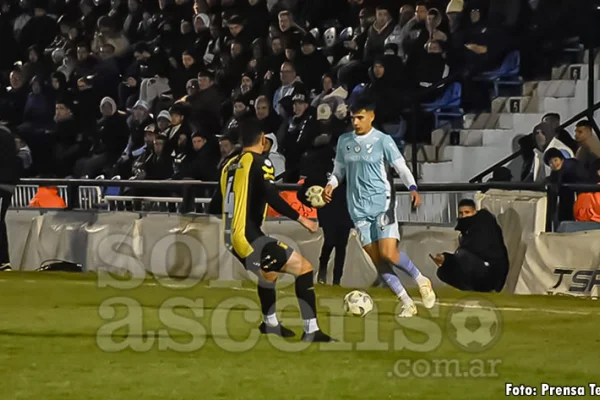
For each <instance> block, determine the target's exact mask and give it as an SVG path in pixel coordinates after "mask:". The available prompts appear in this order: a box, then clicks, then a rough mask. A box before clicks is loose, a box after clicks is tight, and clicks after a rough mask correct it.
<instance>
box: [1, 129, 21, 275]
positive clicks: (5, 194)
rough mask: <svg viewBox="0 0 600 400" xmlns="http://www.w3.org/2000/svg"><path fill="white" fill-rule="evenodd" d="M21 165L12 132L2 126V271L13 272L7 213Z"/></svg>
mask: <svg viewBox="0 0 600 400" xmlns="http://www.w3.org/2000/svg"><path fill="white" fill-rule="evenodd" d="M20 174H21V163H20V159H19V157H18V156H17V146H16V145H15V139H14V138H13V136H12V133H11V131H10V130H8V129H7V128H6V127H4V126H2V125H0V271H11V270H12V269H11V266H10V255H9V251H8V249H9V247H8V232H7V230H6V213H7V211H8V207H10V204H11V201H12V196H13V194H14V192H15V185H16V184H17V183H18V182H19V178H20Z"/></svg>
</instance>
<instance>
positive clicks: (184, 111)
mask: <svg viewBox="0 0 600 400" xmlns="http://www.w3.org/2000/svg"><path fill="white" fill-rule="evenodd" d="M190 111H191V109H190V107H189V106H188V105H187V104H185V103H175V104H173V106H172V107H171V109H170V110H169V115H170V116H171V128H169V130H168V132H166V137H167V143H166V144H165V148H164V153H165V155H168V156H170V157H175V153H176V149H177V147H178V145H179V142H180V140H179V135H181V134H183V135H185V136H186V137H187V138H188V139H187V144H188V145H191V140H190V139H191V136H192V128H191V127H190V124H189V122H188V121H189V115H190Z"/></svg>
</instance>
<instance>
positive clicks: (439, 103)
mask: <svg viewBox="0 0 600 400" xmlns="http://www.w3.org/2000/svg"><path fill="white" fill-rule="evenodd" d="M461 99H462V85H461V84H460V83H459V82H454V83H453V84H451V85H450V86H448V87H447V88H446V89H445V90H444V93H443V94H442V95H441V96H440V97H439V98H437V99H436V100H435V101H433V102H431V103H424V104H421V107H422V108H423V111H425V112H430V113H432V114H433V118H434V129H437V128H439V126H440V120H445V121H450V120H452V119H458V118H462V117H463V115H464V111H463V109H462V108H460V104H461Z"/></svg>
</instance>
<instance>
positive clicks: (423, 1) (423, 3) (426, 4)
mask: <svg viewBox="0 0 600 400" xmlns="http://www.w3.org/2000/svg"><path fill="white" fill-rule="evenodd" d="M419 6H423V7H425V8H427V9H429V2H428V1H427V0H419V1H417V4H415V8H417V7H419Z"/></svg>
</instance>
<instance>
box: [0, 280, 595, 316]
mask: <svg viewBox="0 0 600 400" xmlns="http://www.w3.org/2000/svg"><path fill="white" fill-rule="evenodd" d="M44 281H45V280H41V281H38V280H34V279H25V280H23V282H25V283H39V282H44ZM9 282H14V281H13V280H9V279H0V283H9ZM48 282H56V280H50V279H49V280H48ZM59 282H60V283H61V284H62V283H68V284H72V285H93V284H96V281H93V280H89V281H79V280H59ZM142 286H164V287H167V288H168V287H169V286H171V287H173V288H176V287H178V285H177V284H172V285H169V284H167V283H166V282H165V283H163V284H160V285H159V284H158V283H156V282H152V281H149V282H145V283H143V284H142ZM205 287H206V288H207V289H221V290H237V291H243V292H255V291H256V290H255V289H254V288H244V287H210V286H205ZM278 293H280V294H286V292H283V291H281V290H279V291H278ZM340 299H341V298H340ZM375 300H376V301H377V302H384V303H388V302H394V303H396V302H398V300H397V299H395V298H391V297H390V298H378V297H376V298H375ZM470 300H475V299H470ZM488 301H489V300H488ZM415 303H416V304H419V305H423V302H422V301H420V300H415ZM458 303H460V300H458V301H457V302H456V303H449V302H444V301H439V300H438V301H437V303H436V304H437V305H439V306H440V307H455V306H456V305H457V304H458ZM461 306H462V307H464V308H483V309H489V310H493V311H500V312H521V313H533V312H535V313H546V314H557V315H593V316H600V312H591V311H575V310H562V309H556V308H538V307H485V306H484V307H478V306H476V305H470V304H465V303H462V304H461Z"/></svg>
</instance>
